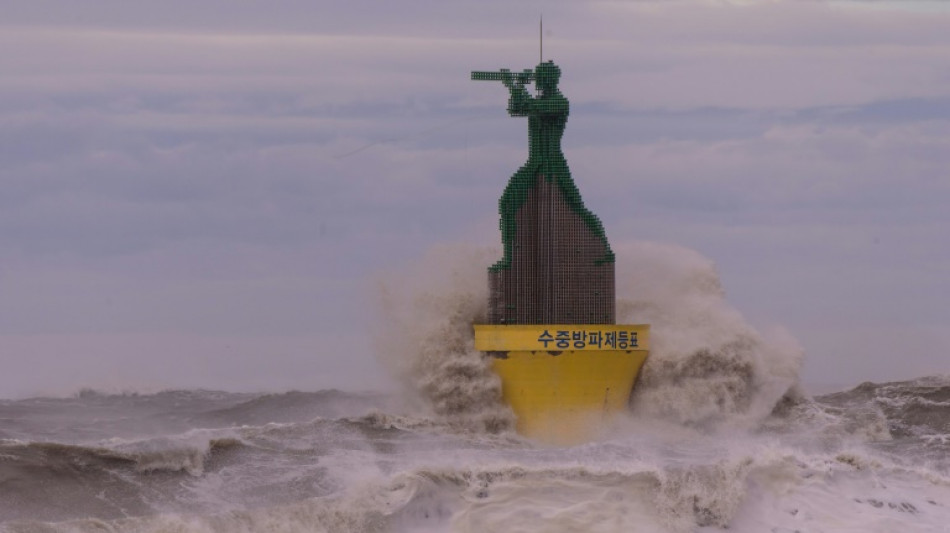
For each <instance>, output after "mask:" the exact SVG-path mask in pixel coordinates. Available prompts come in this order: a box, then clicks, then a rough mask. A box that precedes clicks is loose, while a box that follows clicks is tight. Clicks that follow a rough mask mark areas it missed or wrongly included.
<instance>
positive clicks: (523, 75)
mask: <svg viewBox="0 0 950 533" xmlns="http://www.w3.org/2000/svg"><path fill="white" fill-rule="evenodd" d="M472 79H473V80H477V81H505V80H511V81H517V82H518V83H521V84H524V83H528V82H529V81H534V71H533V70H531V69H527V68H526V69H524V70H523V71H521V72H517V73H513V72H511V71H510V70H508V69H506V68H503V69H501V70H499V71H496V72H484V71H480V70H474V71H472Z"/></svg>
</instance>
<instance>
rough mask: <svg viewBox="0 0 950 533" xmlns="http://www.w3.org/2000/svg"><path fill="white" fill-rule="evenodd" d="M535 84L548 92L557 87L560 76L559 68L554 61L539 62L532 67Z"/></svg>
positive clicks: (542, 90)
mask: <svg viewBox="0 0 950 533" xmlns="http://www.w3.org/2000/svg"><path fill="white" fill-rule="evenodd" d="M534 78H535V80H536V81H535V84H536V85H537V87H538V89H541V92H548V91H553V90H555V89H557V82H558V80H559V79H560V78H561V69H559V68H557V65H555V64H554V61H548V62H547V63H540V64H539V65H538V66H537V68H535V69H534Z"/></svg>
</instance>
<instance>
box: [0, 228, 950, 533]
mask: <svg viewBox="0 0 950 533" xmlns="http://www.w3.org/2000/svg"><path fill="white" fill-rule="evenodd" d="M614 249H615V252H616V253H617V264H618V279H617V287H618V309H617V311H618V320H619V321H620V322H621V323H649V324H650V325H651V328H652V329H651V330H652V340H651V341H652V346H651V353H650V357H649V359H648V360H647V363H646V364H645V366H644V368H643V370H642V372H641V375H640V378H639V380H638V383H637V385H636V387H635V390H634V392H633V395H632V397H631V403H630V409H629V412H627V413H625V414H623V415H621V416H619V417H617V418H616V419H615V420H614V421H613V423H612V424H611V425H610V426H608V427H606V428H605V429H604V431H603V433H602V434H600V435H596V436H595V437H594V438H592V440H591V441H590V442H588V443H585V444H581V445H577V446H573V447H551V446H545V445H542V444H538V443H535V442H531V441H528V440H525V439H523V438H521V437H519V436H518V435H517V434H516V433H514V432H513V430H512V427H513V423H514V417H513V415H512V413H511V412H510V411H509V410H508V409H507V408H506V407H505V406H504V404H503V403H502V402H501V401H500V385H499V382H498V379H497V378H496V377H495V376H494V375H493V374H492V373H491V371H490V369H489V366H488V361H487V360H486V359H485V358H484V356H483V355H482V354H480V353H479V352H477V351H475V350H474V347H473V345H472V330H471V326H472V324H473V323H477V322H480V321H483V320H484V311H485V308H486V294H485V292H486V291H485V277H484V265H486V264H490V263H491V261H492V259H493V258H494V257H496V256H497V250H477V249H471V248H464V247H443V248H437V249H433V250H432V251H430V253H429V254H428V255H427V256H426V257H424V258H423V259H422V260H421V261H420V262H419V265H417V266H413V267H410V268H408V269H407V270H406V271H405V272H398V273H392V274H391V275H389V276H388V277H387V278H386V279H383V280H381V281H380V283H379V295H378V296H379V298H378V299H379V302H378V309H377V310H376V311H377V316H376V317H375V318H374V320H373V321H372V323H373V324H374V327H375V328H376V331H374V332H373V334H374V336H375V337H376V338H378V339H380V342H379V347H378V349H377V351H378V354H377V355H378V357H379V360H380V363H381V364H382V365H384V366H385V367H386V368H388V369H389V370H390V371H391V373H392V375H393V376H394V378H395V379H396V380H397V381H398V382H399V383H400V384H401V388H400V389H399V390H398V391H397V392H391V393H386V394H383V393H353V392H342V391H310V392H275V393H271V394H247V393H229V392H219V391H212V390H168V391H164V392H157V393H148V394H145V393H124V394H107V393H102V392H96V391H90V390H83V391H81V392H79V393H77V394H67V395H65V396H64V397H59V398H28V399H7V400H0V532H10V533H13V532H17V533H21V532H143V533H144V532H169V533H171V532H175V533H186V532H222V533H224V532H228V533H231V532H238V533H243V532H247V533H250V532H287V533H289V532H332V533H337V532H343V533H347V532H380V533H382V532H393V533H435V532H477V533H484V532H495V531H498V532H506V533H508V532H585V533H586V532H605V533H607V532H611V533H612V532H649V533H657V532H660V533H664V532H671V533H678V532H711V531H734V532H749V533H759V532H771V533H791V532H800V533H804V532H862V533H866V532H881V533H892V532H908V531H912V532H913V531H950V376H948V375H941V376H927V377H921V378H919V379H915V380H910V381H895V382H889V383H864V384H861V385H858V386H857V387H854V388H850V389H845V390H841V391H838V392H834V393H831V394H825V395H821V396H813V395H810V394H809V393H808V390H807V387H803V386H802V385H801V384H800V383H799V377H798V376H799V372H800V369H801V366H802V361H803V355H804V354H803V351H802V349H801V348H800V346H799V344H798V343H797V342H796V341H795V339H794V336H792V335H791V334H790V333H788V332H785V331H784V330H782V329H781V328H774V330H772V331H767V332H764V331H760V330H759V329H757V328H754V327H752V326H751V325H749V323H748V322H747V321H746V320H745V319H744V318H743V316H742V314H741V313H740V312H739V311H738V310H736V309H734V308H733V307H732V306H731V305H730V304H729V303H728V301H727V299H726V296H725V291H724V290H723V288H722V287H721V286H720V283H719V278H718V275H717V273H716V271H715V268H714V265H713V264H712V262H711V261H709V260H708V259H706V258H704V257H702V256H701V255H699V254H697V253H695V252H693V251H690V250H686V249H683V248H679V247H675V246H670V245H662V244H656V243H631V244H626V245H619V246H618V245H615V246H614ZM624 269H626V270H624ZM858 355H860V354H858ZM855 361H856V364H858V362H859V361H860V357H855Z"/></svg>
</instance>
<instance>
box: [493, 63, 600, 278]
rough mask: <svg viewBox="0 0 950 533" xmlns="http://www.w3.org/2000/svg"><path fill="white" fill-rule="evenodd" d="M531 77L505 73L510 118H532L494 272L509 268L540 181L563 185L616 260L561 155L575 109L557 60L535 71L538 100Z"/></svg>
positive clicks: (505, 208)
mask: <svg viewBox="0 0 950 533" xmlns="http://www.w3.org/2000/svg"><path fill="white" fill-rule="evenodd" d="M530 74H531V71H525V72H524V73H523V74H513V73H511V72H508V71H502V75H501V81H502V83H504V85H505V87H507V88H508V90H509V91H510V93H511V97H510V98H509V99H508V113H509V114H510V115H511V116H513V117H524V116H526V117H528V161H527V162H525V164H524V165H522V166H521V168H520V169H518V171H517V172H515V174H514V175H513V176H512V177H511V179H510V180H509V181H508V186H507V187H505V192H504V194H502V196H501V199H500V200H499V202H498V209H499V213H500V214H501V223H500V224H501V236H502V243H503V244H504V257H502V259H501V260H500V261H498V262H497V263H496V264H495V265H494V266H493V267H492V269H494V270H496V269H502V268H508V267H509V266H510V264H511V252H512V244H513V241H514V237H515V215H516V213H517V212H518V209H519V208H520V207H521V206H522V205H523V204H524V202H525V201H526V200H527V199H528V193H529V191H530V190H531V189H532V188H533V187H534V186H535V184H536V183H537V180H538V178H539V177H541V178H543V179H545V180H547V181H548V182H554V183H555V184H556V185H557V186H558V188H559V189H560V191H561V192H562V193H563V196H564V200H565V202H566V203H567V204H568V206H570V208H571V209H572V210H573V211H574V212H575V213H577V214H578V215H580V216H581V218H583V219H584V221H585V222H586V223H587V225H588V226H589V227H590V228H591V230H593V231H594V233H595V234H597V235H598V236H600V237H601V238H602V239H603V242H604V245H605V246H606V250H607V253H606V255H605V257H604V260H605V261H613V253H612V252H611V251H610V247H609V245H607V238H606V235H605V234H604V230H603V226H602V225H601V223H600V219H598V218H597V216H596V215H594V214H593V213H591V212H590V211H588V210H587V208H585V207H584V202H583V201H582V200H581V195H580V192H578V190H577V186H576V185H574V180H573V179H571V172H570V170H569V169H568V166H567V160H566V159H564V153H563V152H562V151H561V137H562V136H563V135H564V128H565V126H566V125H567V115H568V112H569V110H570V106H569V104H568V101H567V98H565V97H564V95H563V94H561V91H560V90H559V89H558V87H557V84H558V80H559V79H560V77H561V69H559V68H558V67H557V65H555V64H554V62H553V61H548V62H546V63H540V64H539V65H538V66H537V67H536V68H535V70H534V76H533V77H534V81H535V86H536V87H537V89H538V92H539V94H538V95H537V96H534V97H533V96H531V95H530V94H529V93H528V90H527V89H526V88H525V85H526V84H527V83H528V81H529V78H530V76H529V75H530Z"/></svg>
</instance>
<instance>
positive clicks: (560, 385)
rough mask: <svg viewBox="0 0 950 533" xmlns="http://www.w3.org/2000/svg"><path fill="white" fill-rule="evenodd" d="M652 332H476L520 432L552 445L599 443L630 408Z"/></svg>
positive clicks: (591, 328) (588, 328)
mask: <svg viewBox="0 0 950 533" xmlns="http://www.w3.org/2000/svg"><path fill="white" fill-rule="evenodd" d="M649 333H650V328H649V326H648V325H619V324H618V325H615V324H609V325H607V324H554V325H518V326H500V325H476V326H475V348H476V349H478V350H481V351H485V352H488V353H490V354H491V355H492V356H493V357H494V360H493V368H494V370H495V372H496V373H497V374H498V376H499V377H500V378H501V382H502V394H503V396H504V399H505V401H506V402H507V403H508V405H510V406H511V408H512V410H513V411H514V412H515V414H516V415H517V417H518V422H517V428H518V432H519V433H521V434H522V435H525V436H527V437H529V438H533V439H536V440H539V441H542V442H547V443H551V444H576V443H579V442H583V441H586V440H590V439H591V438H593V437H595V436H596V435H597V434H598V433H599V431H600V430H601V429H602V428H603V427H604V425H605V423H607V422H609V420H610V419H611V417H612V416H614V415H616V414H617V413H621V412H623V411H624V410H626V408H627V403H628V401H629V399H630V393H631V391H632V390H633V384H634V382H635V380H636V378H637V374H638V373H639V372H640V367H641V366H643V362H644V361H645V360H646V357H647V354H648V353H649Z"/></svg>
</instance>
